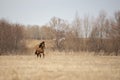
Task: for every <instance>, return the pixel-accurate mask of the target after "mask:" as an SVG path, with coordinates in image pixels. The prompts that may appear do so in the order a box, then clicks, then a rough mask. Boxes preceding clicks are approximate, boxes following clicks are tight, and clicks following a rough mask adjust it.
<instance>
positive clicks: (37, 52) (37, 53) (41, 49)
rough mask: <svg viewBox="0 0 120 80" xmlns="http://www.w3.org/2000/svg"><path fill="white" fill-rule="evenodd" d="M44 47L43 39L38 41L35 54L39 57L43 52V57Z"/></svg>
mask: <svg viewBox="0 0 120 80" xmlns="http://www.w3.org/2000/svg"><path fill="white" fill-rule="evenodd" d="M44 49H45V42H44V41H43V42H42V43H40V45H39V47H38V48H36V51H35V55H37V57H39V56H40V58H41V54H43V58H44V57H45V54H44Z"/></svg>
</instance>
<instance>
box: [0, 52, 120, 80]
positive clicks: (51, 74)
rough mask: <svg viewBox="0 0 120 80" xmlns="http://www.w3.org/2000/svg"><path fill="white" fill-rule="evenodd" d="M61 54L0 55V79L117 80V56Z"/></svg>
mask: <svg viewBox="0 0 120 80" xmlns="http://www.w3.org/2000/svg"><path fill="white" fill-rule="evenodd" d="M61 53H62V54H59V53H55V52H54V53H53V54H52V53H51V52H49V53H47V54H46V57H45V58H44V59H43V58H41V59H40V58H37V57H36V56H35V55H29V56H28V55H27V56H18V55H17V56H0V80H120V57H115V56H109V57H107V56H81V55H78V54H65V53H63V52H61Z"/></svg>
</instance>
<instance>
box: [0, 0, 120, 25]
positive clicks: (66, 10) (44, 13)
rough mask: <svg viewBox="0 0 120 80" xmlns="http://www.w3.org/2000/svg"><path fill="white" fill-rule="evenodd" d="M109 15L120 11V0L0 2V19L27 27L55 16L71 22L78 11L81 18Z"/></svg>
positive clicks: (9, 0)
mask: <svg viewBox="0 0 120 80" xmlns="http://www.w3.org/2000/svg"><path fill="white" fill-rule="evenodd" d="M101 10H105V11H106V12H107V13H108V15H112V14H114V12H115V11H118V10H120V0H0V19H1V18H5V19H7V20H9V21H10V22H14V23H22V24H25V25H28V24H30V25H44V24H46V23H48V22H49V21H50V19H51V18H52V17H54V16H56V17H59V18H62V19H65V20H68V21H69V22H71V21H72V20H73V18H74V16H75V13H76V11H77V12H78V13H79V16H80V17H83V16H84V15H86V14H89V15H90V16H96V15H98V14H99V12H100V11H101Z"/></svg>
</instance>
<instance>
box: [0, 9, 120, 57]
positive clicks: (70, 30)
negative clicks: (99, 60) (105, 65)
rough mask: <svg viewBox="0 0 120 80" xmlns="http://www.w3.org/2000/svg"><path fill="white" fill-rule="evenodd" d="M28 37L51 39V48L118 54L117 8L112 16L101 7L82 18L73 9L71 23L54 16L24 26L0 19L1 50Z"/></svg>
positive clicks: (119, 22)
mask: <svg viewBox="0 0 120 80" xmlns="http://www.w3.org/2000/svg"><path fill="white" fill-rule="evenodd" d="M30 39H32V40H49V41H52V42H50V44H52V46H51V47H49V49H51V50H59V51H68V52H69V51H75V52H77V51H89V52H95V54H96V55H99V52H103V53H104V55H111V54H114V55H116V56H117V55H120V11H118V12H116V13H115V15H114V17H108V16H107V13H106V12H105V11H101V12H100V14H99V15H98V17H96V18H94V19H91V17H90V16H88V15H87V16H85V17H84V19H81V18H80V17H79V15H78V13H76V15H75V18H74V20H73V22H72V23H68V22H67V21H65V20H63V19H60V18H57V17H53V18H52V19H51V20H50V22H49V24H48V25H44V26H38V25H33V26H30V25H29V26H24V25H20V24H12V23H9V22H8V21H6V20H0V53H1V54H3V53H2V52H12V51H15V50H21V49H24V48H25V47H24V44H25V43H24V42H25V41H26V40H30ZM28 45H29V44H28ZM28 45H26V46H28ZM35 45H37V44H35ZM22 51H23V50H22Z"/></svg>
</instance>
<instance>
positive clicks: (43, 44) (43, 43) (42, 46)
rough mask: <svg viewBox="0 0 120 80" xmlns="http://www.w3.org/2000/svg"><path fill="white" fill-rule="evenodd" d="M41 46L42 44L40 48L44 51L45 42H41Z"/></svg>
mask: <svg viewBox="0 0 120 80" xmlns="http://www.w3.org/2000/svg"><path fill="white" fill-rule="evenodd" d="M41 44H42V45H41V48H42V49H44V48H45V42H44V41H43V42H42V43H41Z"/></svg>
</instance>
